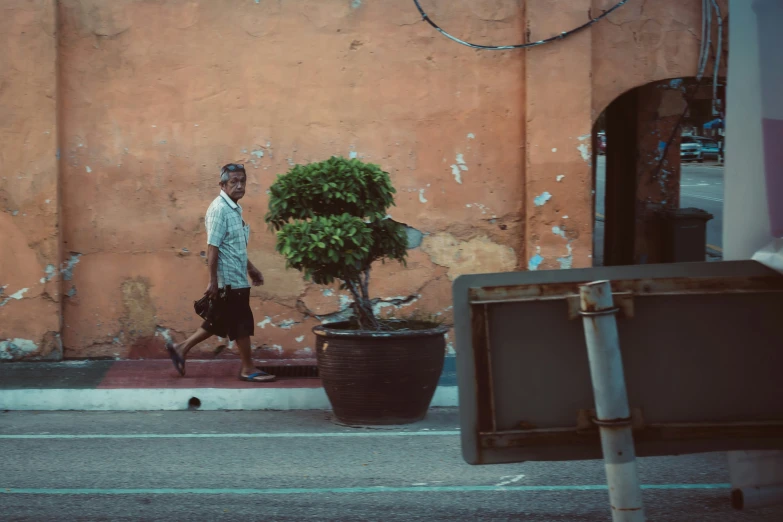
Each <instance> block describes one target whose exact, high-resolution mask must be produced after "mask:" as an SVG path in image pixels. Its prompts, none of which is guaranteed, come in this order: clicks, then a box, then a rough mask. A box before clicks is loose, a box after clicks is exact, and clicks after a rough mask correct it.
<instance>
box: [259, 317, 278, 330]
mask: <svg viewBox="0 0 783 522" xmlns="http://www.w3.org/2000/svg"><path fill="white" fill-rule="evenodd" d="M269 324H272V318H271V317H269V316H268V315H267V316H266V317H264V320H263V321H261V322H260V323H258V327H259V328H262V329H263V328H266V326H267V325H269ZM272 326H274V325H272Z"/></svg>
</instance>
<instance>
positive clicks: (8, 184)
mask: <svg viewBox="0 0 783 522" xmlns="http://www.w3.org/2000/svg"><path fill="white" fill-rule="evenodd" d="M53 6H54V4H53V3H52V2H51V1H47V0H6V1H4V2H3V5H2V9H0V49H2V50H1V51H0V361H2V360H8V359H19V358H39V359H49V358H54V359H58V358H60V357H61V356H62V353H61V344H60V338H59V337H60V296H59V290H58V288H59V285H58V278H57V267H58V264H59V261H58V259H59V234H58V230H59V229H58V225H57V222H58V218H57V214H58V198H57V160H56V155H57V135H58V129H57V107H56V88H57V81H56V38H55V12H54V9H53Z"/></svg>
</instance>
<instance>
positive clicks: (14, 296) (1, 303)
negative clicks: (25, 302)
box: [0, 287, 30, 306]
mask: <svg viewBox="0 0 783 522" xmlns="http://www.w3.org/2000/svg"><path fill="white" fill-rule="evenodd" d="M4 288H5V287H4ZM29 290H30V289H29V288H22V289H21V290H19V291H18V292H15V293H13V294H11V295H9V296H8V297H7V298H5V299H3V300H2V301H0V306H5V304H6V303H7V302H8V301H10V300H12V299H13V300H16V301H19V300H20V299H22V298H23V297H24V294H25V293H27V292H28V291H29Z"/></svg>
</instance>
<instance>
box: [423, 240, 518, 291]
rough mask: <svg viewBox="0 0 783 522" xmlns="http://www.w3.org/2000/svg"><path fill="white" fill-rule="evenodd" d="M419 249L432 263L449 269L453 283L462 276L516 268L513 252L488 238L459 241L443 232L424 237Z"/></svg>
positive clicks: (515, 257) (515, 258)
mask: <svg viewBox="0 0 783 522" xmlns="http://www.w3.org/2000/svg"><path fill="white" fill-rule="evenodd" d="M421 248H422V250H424V252H426V253H427V254H428V255H429V256H430V259H432V262H433V263H435V264H436V265H440V266H444V267H447V268H448V277H449V279H450V280H452V281H453V280H454V279H456V278H457V277H459V276H460V275H463V274H476V273H489V272H508V271H511V270H514V269H515V268H516V266H517V256H516V253H515V252H514V249H513V248H511V247H508V246H506V245H501V244H498V243H495V242H493V241H492V240H491V239H490V238H489V237H487V236H478V237H475V238H473V239H471V240H469V241H460V240H458V239H457V238H456V237H454V236H453V235H451V234H449V233H448V232H443V233H438V234H433V235H431V236H427V237H426V238H425V239H424V241H423V242H422V247H421Z"/></svg>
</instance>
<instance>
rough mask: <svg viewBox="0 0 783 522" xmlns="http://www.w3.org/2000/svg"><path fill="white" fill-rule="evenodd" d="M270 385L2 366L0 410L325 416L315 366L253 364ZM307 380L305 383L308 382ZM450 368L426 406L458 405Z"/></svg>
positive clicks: (224, 372)
mask: <svg viewBox="0 0 783 522" xmlns="http://www.w3.org/2000/svg"><path fill="white" fill-rule="evenodd" d="M256 362H257V366H259V367H261V368H263V369H264V370H265V371H267V372H269V373H272V374H275V375H278V379H277V380H276V381H275V382H272V383H265V384H255V383H249V382H244V381H240V380H239V379H238V378H237V374H238V372H239V361H238V360H217V361H199V360H191V361H188V363H187V375H186V376H185V377H180V376H179V374H177V372H176V370H175V369H174V367H173V365H172V364H171V361H169V360H168V359H166V360H134V361H107V360H98V361H66V362H55V363H51V362H30V363H18V362H17V363H3V364H0V410H42V411H43V410H46V411H60V410H81V411H141V410H187V409H200V410H320V409H329V408H330V406H329V401H328V399H327V397H326V393H325V392H324V389H323V386H322V385H321V380H320V379H319V378H318V377H317V376H314V375H315V374H317V371H316V370H315V361H313V360H278V361H256ZM307 375H310V376H307ZM456 384H457V383H456V363H455V359H454V357H447V358H446V362H445V364H444V369H443V374H442V375H441V379H440V382H439V383H438V389H437V390H436V392H435V396H434V398H433V401H432V405H431V406H432V407H454V406H457V386H456Z"/></svg>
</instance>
